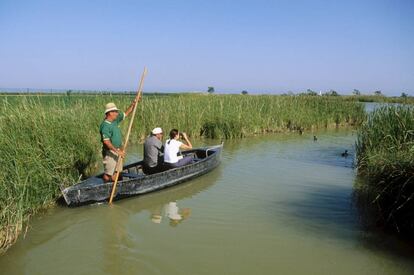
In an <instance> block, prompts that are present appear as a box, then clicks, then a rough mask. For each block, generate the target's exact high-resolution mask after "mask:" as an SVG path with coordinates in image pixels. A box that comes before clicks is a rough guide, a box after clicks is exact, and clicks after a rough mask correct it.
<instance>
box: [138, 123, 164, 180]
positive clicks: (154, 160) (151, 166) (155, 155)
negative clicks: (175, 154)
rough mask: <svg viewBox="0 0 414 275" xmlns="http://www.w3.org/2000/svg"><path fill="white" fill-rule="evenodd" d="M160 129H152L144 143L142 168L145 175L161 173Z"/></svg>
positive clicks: (162, 147)
mask: <svg viewBox="0 0 414 275" xmlns="http://www.w3.org/2000/svg"><path fill="white" fill-rule="evenodd" d="M162 135H163V133H162V129H161V128H159V127H157V128H154V129H153V130H152V132H151V134H150V135H149V136H148V137H147V138H146V139H145V142H144V167H143V171H144V173H145V174H147V175H151V174H155V173H158V172H162V170H163V169H162V162H163V152H164V146H163V145H162Z"/></svg>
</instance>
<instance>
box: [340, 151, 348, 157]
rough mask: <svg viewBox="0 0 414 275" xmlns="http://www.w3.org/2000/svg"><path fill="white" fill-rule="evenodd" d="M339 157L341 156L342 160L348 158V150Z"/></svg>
mask: <svg viewBox="0 0 414 275" xmlns="http://www.w3.org/2000/svg"><path fill="white" fill-rule="evenodd" d="M341 156H343V157H344V158H346V157H347V156H348V150H345V152H343V153H342V154H341Z"/></svg>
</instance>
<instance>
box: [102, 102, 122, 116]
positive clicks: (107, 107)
mask: <svg viewBox="0 0 414 275" xmlns="http://www.w3.org/2000/svg"><path fill="white" fill-rule="evenodd" d="M110 111H119V109H118V108H117V107H116V105H115V103H113V102H109V103H108V104H106V105H105V114H106V113H108V112H110Z"/></svg>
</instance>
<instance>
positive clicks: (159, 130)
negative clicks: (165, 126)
mask: <svg viewBox="0 0 414 275" xmlns="http://www.w3.org/2000/svg"><path fill="white" fill-rule="evenodd" d="M151 133H152V134H153V135H157V134H162V129H161V128H160V127H157V128H154V129H152V131H151Z"/></svg>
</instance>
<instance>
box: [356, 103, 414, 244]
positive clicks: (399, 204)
mask: <svg viewBox="0 0 414 275" xmlns="http://www.w3.org/2000/svg"><path fill="white" fill-rule="evenodd" d="M356 153H357V168H358V174H359V175H360V176H362V177H363V178H364V180H363V181H362V183H363V184H359V186H357V191H358V193H359V194H358V195H359V196H360V197H361V198H362V199H363V200H364V201H366V203H367V204H368V205H369V207H370V208H371V209H372V210H373V211H372V213H376V214H375V215H374V216H375V220H374V223H375V224H377V225H380V226H381V227H383V228H385V229H387V230H392V231H395V232H397V233H399V234H401V235H403V236H408V237H409V238H413V237H412V236H413V235H412V234H413V233H414V106H410V105H400V106H384V107H381V108H378V109H376V110H374V111H373V112H372V113H370V114H369V115H368V117H367V120H366V122H364V123H363V124H362V125H361V127H360V129H359V130H358V139H357V142H356Z"/></svg>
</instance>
